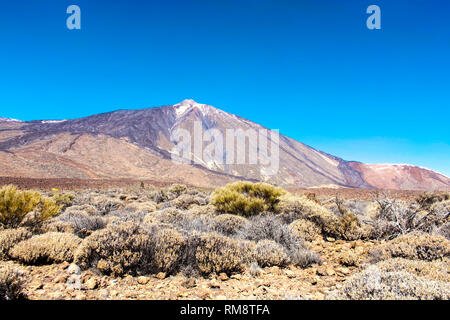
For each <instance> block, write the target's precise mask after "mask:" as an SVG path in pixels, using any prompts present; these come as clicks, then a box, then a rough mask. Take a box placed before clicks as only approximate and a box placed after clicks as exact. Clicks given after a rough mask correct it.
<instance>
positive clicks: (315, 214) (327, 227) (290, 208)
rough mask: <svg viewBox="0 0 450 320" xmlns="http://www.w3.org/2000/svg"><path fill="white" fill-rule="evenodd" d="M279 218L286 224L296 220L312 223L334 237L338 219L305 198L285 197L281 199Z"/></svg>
mask: <svg viewBox="0 0 450 320" xmlns="http://www.w3.org/2000/svg"><path fill="white" fill-rule="evenodd" d="M279 207H280V217H281V218H282V219H283V220H285V221H286V222H288V223H291V222H293V221H294V220H297V219H306V220H309V221H312V222H314V223H315V224H316V225H317V226H318V227H319V228H320V229H321V230H322V233H324V234H326V235H330V234H332V235H334V234H335V230H334V228H333V226H335V225H336V224H337V223H338V221H339V219H338V217H337V216H335V215H334V214H333V213H332V212H331V211H330V210H328V209H326V208H325V207H323V206H321V205H319V204H317V203H316V202H314V201H312V200H309V199H308V198H306V197H305V196H293V195H285V196H284V197H282V198H281V201H280V204H279Z"/></svg>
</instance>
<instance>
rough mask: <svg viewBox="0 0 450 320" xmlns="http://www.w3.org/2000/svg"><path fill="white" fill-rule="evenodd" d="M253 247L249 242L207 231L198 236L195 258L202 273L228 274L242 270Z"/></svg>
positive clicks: (249, 258)
mask: <svg viewBox="0 0 450 320" xmlns="http://www.w3.org/2000/svg"><path fill="white" fill-rule="evenodd" d="M253 249H254V248H253V247H252V246H251V244H250V243H249V242H245V241H237V240H234V239H231V238H228V237H225V236H221V235H218V234H216V233H209V234H204V235H202V236H201V237H200V241H199V244H198V247H197V250H196V254H195V258H196V262H197V266H198V268H199V269H200V271H201V272H203V273H206V274H209V273H212V272H215V273H220V272H224V273H228V274H230V273H233V272H241V271H243V270H244V264H245V263H248V262H249V260H251V259H252V257H253V255H252V251H253Z"/></svg>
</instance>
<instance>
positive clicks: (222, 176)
mask: <svg viewBox="0 0 450 320" xmlns="http://www.w3.org/2000/svg"><path fill="white" fill-rule="evenodd" d="M199 128H200V130H201V131H202V133H203V134H204V133H205V132H206V131H207V130H211V129H216V130H218V132H221V133H223V135H224V136H225V132H226V131H227V130H228V129H234V130H236V129H241V130H242V132H249V131H248V130H254V131H255V132H265V129H266V128H264V127H262V126H260V125H258V124H256V123H253V122H251V121H249V120H246V119H243V118H241V117H238V116H236V115H233V114H230V113H227V112H224V111H222V110H219V109H216V108H214V107H212V106H209V105H205V104H198V103H196V102H194V101H193V100H185V101H183V102H181V103H179V104H177V105H174V106H163V107H159V108H148V109H141V110H118V111H114V112H109V113H103V114H97V115H93V116H90V117H86V118H80V119H73V120H59V121H51V120H50V121H49V120H47V121H29V122H21V121H17V120H11V119H5V118H0V176H14V177H37V178H86V179H89V178H136V179H144V178H148V179H156V180H158V179H159V180H161V181H162V180H166V181H178V182H185V183H191V184H197V185H205V186H206V185H208V186H215V185H222V184H224V183H227V182H230V181H234V180H242V179H248V180H255V181H256V180H258V181H267V182H270V183H274V184H278V185H283V186H295V187H310V186H318V185H336V186H349V187H365V188H370V187H381V186H383V187H385V186H386V187H389V188H393V189H398V188H408V189H448V188H449V186H450V179H449V178H447V177H445V176H443V175H440V174H438V173H435V172H433V171H429V170H425V169H422V168H418V167H412V168H414V170H413V171H414V174H412V172H413V171H411V170H409V171H408V170H402V171H395V172H396V175H395V177H394V176H393V177H391V176H388V177H387V176H386V175H385V174H384V173H386V172H388V173H390V171H381V170H374V169H373V167H371V166H370V165H363V164H359V163H356V162H347V161H345V160H343V159H340V158H338V157H334V156H332V155H329V154H326V153H324V152H321V151H317V150H315V149H313V148H311V147H309V146H307V145H305V144H302V143H300V142H298V141H295V140H293V139H291V138H289V137H286V136H284V135H282V134H280V135H279V141H277V139H275V138H274V137H273V136H272V135H271V134H270V133H268V135H267V137H268V143H267V144H268V149H269V152H268V153H267V154H265V153H261V152H258V153H257V159H256V160H257V161H256V164H249V159H248V158H247V159H246V161H245V163H244V164H226V163H225V161H221V160H224V158H225V157H226V152H225V153H224V154H223V155H222V158H220V159H217V158H207V157H198V156H196V155H197V154H194V148H191V149H189V150H191V153H190V154H189V155H190V156H191V157H192V159H193V163H192V164H185V163H174V162H173V161H172V160H171V155H172V154H173V152H174V143H173V142H172V140H171V137H173V136H174V134H175V133H177V132H181V130H185V132H188V133H189V134H190V135H191V138H192V140H191V142H192V146H193V145H194V144H195V141H194V140H195V139H196V137H197V136H198V135H196V134H194V133H196V132H197V133H198V130H199ZM196 130H197V131H196ZM209 132H213V131H209ZM203 136H204V135H202V137H203ZM233 138H234V137H233ZM237 139H238V140H239V139H242V137H241V138H237ZM226 141H228V140H226ZM226 141H223V143H224V144H226ZM233 142H234V140H233ZM241 142H244V144H239V143H235V144H233V148H232V150H233V153H234V154H235V155H237V154H242V153H244V154H248V151H249V150H250V149H253V148H254V150H258V151H260V150H261V148H259V147H261V146H258V145H257V146H255V145H251V144H250V145H249V144H248V143H245V142H246V141H245V138H244V140H243V141H241ZM211 143H213V145H214V144H216V143H217V141H215V140H213V139H212V140H211V141H209V142H208V141H205V142H203V144H202V149H203V150H205V149H206V147H207V146H208V145H210V144H211ZM272 143H274V144H275V145H278V146H279V163H278V166H277V167H278V171H277V174H275V175H273V174H271V173H270V170H268V168H269V167H270V165H271V164H272V165H273V164H274V161H270V160H271V157H270V155H271V150H272V149H271V146H270V145H271V144H272ZM244 148H245V149H244ZM272 160H274V159H272ZM381 173H382V174H381ZM424 177H426V178H424ZM386 181H389V182H386Z"/></svg>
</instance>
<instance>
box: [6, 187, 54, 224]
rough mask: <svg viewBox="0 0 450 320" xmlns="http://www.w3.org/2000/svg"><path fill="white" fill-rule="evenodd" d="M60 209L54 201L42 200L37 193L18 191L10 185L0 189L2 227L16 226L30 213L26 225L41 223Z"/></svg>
mask: <svg viewBox="0 0 450 320" xmlns="http://www.w3.org/2000/svg"><path fill="white" fill-rule="evenodd" d="M61 208H62V206H60V205H57V204H56V201H55V200H54V199H50V198H44V197H42V196H41V194H40V193H39V192H34V191H20V190H18V189H17V188H16V187H15V186H11V185H10V186H5V187H3V188H2V189H0V224H2V225H4V226H8V227H16V226H18V225H19V224H20V223H21V222H22V221H23V220H24V218H25V216H26V215H27V214H28V213H30V212H32V211H33V212H34V214H33V215H32V217H30V218H29V219H27V220H28V221H27V222H28V224H37V223H41V222H42V221H45V220H47V219H49V218H51V217H53V216H55V215H56V214H58V213H59V212H61Z"/></svg>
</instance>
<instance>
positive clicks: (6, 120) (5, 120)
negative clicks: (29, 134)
mask: <svg viewBox="0 0 450 320" xmlns="http://www.w3.org/2000/svg"><path fill="white" fill-rule="evenodd" d="M0 121H4V122H22V121H20V120H17V119H10V118H3V117H0Z"/></svg>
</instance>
